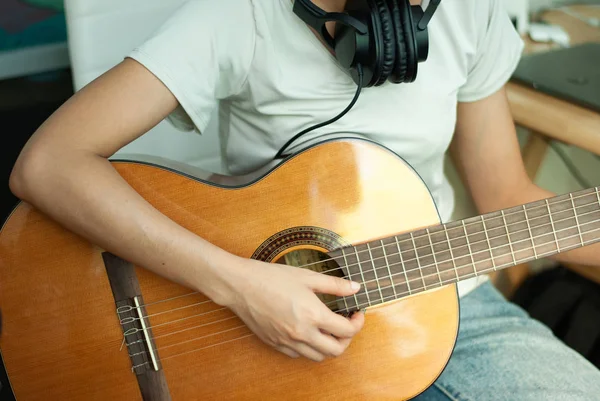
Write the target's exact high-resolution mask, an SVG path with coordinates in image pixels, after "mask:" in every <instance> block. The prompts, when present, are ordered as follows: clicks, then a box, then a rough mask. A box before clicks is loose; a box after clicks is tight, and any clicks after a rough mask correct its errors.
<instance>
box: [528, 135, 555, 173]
mask: <svg viewBox="0 0 600 401" xmlns="http://www.w3.org/2000/svg"><path fill="white" fill-rule="evenodd" d="M548 146H549V144H548V139H547V138H546V137H544V136H542V135H539V134H537V133H534V132H531V134H530V135H529V138H528V139H527V143H526V144H525V147H524V148H523V163H524V164H525V170H526V171H527V175H529V178H531V179H532V180H535V177H536V176H537V173H538V171H539V169H540V166H541V165H542V162H543V161H544V157H546V152H547V151H548Z"/></svg>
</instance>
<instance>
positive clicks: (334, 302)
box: [124, 220, 600, 345]
mask: <svg viewBox="0 0 600 401" xmlns="http://www.w3.org/2000/svg"><path fill="white" fill-rule="evenodd" d="M597 221H600V220H597ZM584 224H586V223H584ZM598 230H600V228H598V229H594V230H590V231H588V233H589V232H593V231H598ZM575 237H579V235H578V234H577V235H573V236H569V237H566V238H564V239H568V238H575ZM534 239H535V238H534ZM594 241H596V240H592V241H588V243H593V242H594ZM553 243H554V241H549V242H545V243H543V244H540V245H537V246H543V245H547V244H553ZM577 246H581V245H580V244H576V245H575V246H571V247H567V248H563V249H572V248H573V247H577ZM530 249H533V247H530V248H525V249H523V251H525V250H530ZM553 253H555V252H554V251H550V252H546V253H544V254H541V255H537V258H539V257H541V256H543V255H551V254H553ZM507 255H508V254H507ZM490 259H491V258H487V259H483V260H480V261H478V263H481V262H485V261H488V260H490ZM527 259H528V258H524V259H521V260H520V261H519V262H522V261H524V260H527ZM519 262H517V263H516V264H518V263H519ZM514 264H515V263H514V262H510V263H507V264H503V265H500V266H495V267H492V268H491V269H484V270H482V271H479V272H478V271H476V270H475V272H474V275H475V276H477V275H480V274H482V272H486V271H496V270H498V269H502V268H504V267H507V266H512V265H514ZM399 265H401V264H400V263H395V264H391V265H390V266H399ZM469 265H471V264H466V265H462V266H459V267H457V269H461V268H464V267H468V266H469ZM415 270H418V269H415ZM415 270H413V271H415ZM402 274H404V271H402V272H399V273H396V274H392V275H391V276H390V278H391V279H392V280H391V282H392V285H389V286H385V287H381V288H379V287H378V288H376V289H373V290H369V291H366V292H364V293H357V294H355V295H356V296H360V295H367V294H368V293H371V292H377V291H380V290H386V289H389V288H394V287H398V286H399V285H403V284H407V283H410V282H411V281H419V280H422V279H424V278H429V277H434V276H439V274H437V273H432V274H428V275H425V276H423V274H422V273H421V276H420V277H415V278H413V279H410V280H408V281H407V282H404V283H400V284H395V283H394V282H393V276H397V275H402ZM471 275H473V273H469V274H467V275H464V276H463V278H467V277H470V276H471ZM375 281H376V280H368V281H365V282H364V283H363V284H368V283H371V282H375ZM453 282H455V280H454V279H451V280H446V281H443V280H441V277H440V282H439V285H440V286H442V285H444V284H449V283H453ZM435 285H436V287H433V288H438V287H437V285H438V283H435ZM427 287H428V286H427V285H424V286H423V287H421V288H418V289H419V290H424V291H426V290H428V288H427ZM429 287H431V285H430V286H429ZM412 293H413V291H412V290H410V289H409V290H408V291H404V292H402V293H400V294H396V295H395V296H394V295H392V296H388V297H383V298H382V299H381V301H384V300H385V299H388V298H390V297H392V298H393V299H397V298H398V295H399V296H400V297H402V296H404V295H412ZM338 302H339V299H338V300H335V301H331V302H328V303H325V305H326V306H332V305H334V304H336V303H338ZM370 304H371V303H370V302H368V303H366V304H358V305H356V306H355V307H356V308H359V307H360V306H365V305H369V306H370ZM226 309H227V308H220V309H216V310H213V311H210V312H206V313H201V314H198V315H194V316H189V317H186V318H184V319H179V320H185V319H190V318H193V317H199V316H203V315H206V314H208V313H213V312H218V311H221V310H226ZM344 311H346V312H350V311H351V310H350V309H348V308H346V309H338V310H337V311H336V312H337V313H339V312H344ZM224 320H227V319H224ZM170 323H171V322H169V323H162V324H160V325H154V326H149V327H146V328H145V329H138V328H133V329H130V330H128V331H127V332H126V333H125V334H124V336H127V335H131V334H135V333H138V332H141V331H146V330H150V329H152V328H153V327H158V326H163V325H165V324H170ZM214 323H218V321H217V322H209V323H206V324H204V325H202V326H209V325H211V324H214ZM188 330H190V329H185V330H181V331H188ZM163 336H166V335H163ZM201 338H202V337H200V338H199V339H201ZM137 342H139V341H135V342H132V343H127V345H132V344H135V343H137Z"/></svg>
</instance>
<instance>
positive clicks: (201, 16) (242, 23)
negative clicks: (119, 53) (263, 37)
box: [128, 0, 255, 132]
mask: <svg viewBox="0 0 600 401" xmlns="http://www.w3.org/2000/svg"><path fill="white" fill-rule="evenodd" d="M253 13H254V10H253V7H252V4H251V0H218V1H215V0H191V1H187V2H185V3H184V4H183V5H182V6H180V7H179V8H178V9H177V10H176V11H175V12H174V14H173V15H171V16H170V17H169V18H168V19H167V20H166V22H165V23H163V24H162V25H161V26H160V27H159V28H158V29H157V30H156V31H155V32H154V33H153V34H152V35H151V36H150V37H149V38H148V39H147V40H146V41H145V42H144V43H142V44H140V46H138V47H137V48H135V49H134V50H133V51H132V52H131V53H129V54H128V57H130V58H132V59H134V60H136V61H138V62H139V63H141V64H142V65H143V66H145V67H146V68H147V69H148V70H149V71H150V72H152V73H153V74H154V75H155V76H156V77H157V78H158V79H160V80H161V81H162V82H163V83H164V84H165V85H166V86H167V88H168V89H169V90H170V91H171V92H172V93H173V95H174V96H175V97H176V98H177V100H178V101H179V106H178V108H177V109H176V110H175V111H174V112H173V113H172V114H171V115H170V116H169V117H168V120H169V121H171V123H173V125H175V126H176V127H177V128H179V129H181V130H185V131H191V130H196V131H198V132H203V130H204V129H205V128H206V126H207V125H208V122H209V120H210V116H211V115H212V111H213V109H214V107H215V106H216V104H217V103H218V101H219V100H220V99H225V98H227V97H229V96H233V95H235V94H236V93H238V92H239V91H240V89H241V88H242V87H243V85H244V83H245V80H246V77H247V74H248V70H249V67H250V64H251V62H252V58H253V55H254V38H255V24H254V22H255V19H254V14H253Z"/></svg>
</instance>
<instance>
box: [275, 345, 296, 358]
mask: <svg viewBox="0 0 600 401" xmlns="http://www.w3.org/2000/svg"><path fill="white" fill-rule="evenodd" d="M275 349H276V350H277V351H279V352H281V353H283V354H285V355H287V356H289V357H290V358H298V357H300V354H298V353H297V352H296V351H294V350H292V349H289V348H288V347H286V346H284V345H282V346H279V347H276V348H275Z"/></svg>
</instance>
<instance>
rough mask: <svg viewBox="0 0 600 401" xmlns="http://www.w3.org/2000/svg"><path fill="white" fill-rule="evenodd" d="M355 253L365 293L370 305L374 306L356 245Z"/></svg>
mask: <svg viewBox="0 0 600 401" xmlns="http://www.w3.org/2000/svg"><path fill="white" fill-rule="evenodd" d="M354 254H355V255H356V262H357V263H358V270H359V271H360V277H361V278H362V282H363V287H364V289H365V294H366V296H367V303H368V304H369V306H373V304H372V303H371V297H370V296H369V291H368V289H367V282H366V280H365V275H364V274H363V269H362V265H361V264H360V257H359V256H358V251H357V249H356V247H354Z"/></svg>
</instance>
